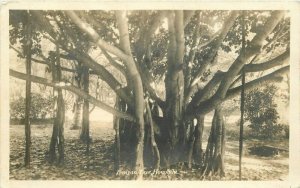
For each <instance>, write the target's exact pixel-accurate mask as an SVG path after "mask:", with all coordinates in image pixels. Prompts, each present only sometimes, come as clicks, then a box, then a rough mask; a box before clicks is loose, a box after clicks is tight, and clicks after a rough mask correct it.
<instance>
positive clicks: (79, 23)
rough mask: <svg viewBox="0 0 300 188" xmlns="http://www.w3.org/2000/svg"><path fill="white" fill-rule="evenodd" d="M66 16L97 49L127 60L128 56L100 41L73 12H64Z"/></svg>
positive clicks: (97, 35) (90, 27) (90, 28)
mask: <svg viewBox="0 0 300 188" xmlns="http://www.w3.org/2000/svg"><path fill="white" fill-rule="evenodd" d="M65 13H66V15H67V16H68V17H69V18H70V19H71V20H72V21H73V23H74V24H76V25H77V27H78V28H79V29H80V30H82V31H83V32H84V33H87V34H88V35H89V37H90V38H91V39H92V40H93V42H95V43H96V44H97V45H98V46H99V47H101V48H103V49H105V50H106V51H108V52H109V53H112V54H114V55H115V56H117V57H119V58H121V59H122V60H127V58H128V55H126V54H125V53H124V52H123V51H122V50H120V49H119V48H117V47H115V46H112V45H110V44H109V43H107V42H106V41H104V40H102V39H101V37H100V36H99V34H98V33H97V32H96V31H95V29H93V27H92V26H90V25H89V24H88V23H86V22H84V21H82V20H81V19H80V18H79V17H78V16H77V15H76V13H75V12H74V11H65Z"/></svg>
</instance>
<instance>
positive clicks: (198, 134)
mask: <svg viewBox="0 0 300 188" xmlns="http://www.w3.org/2000/svg"><path fill="white" fill-rule="evenodd" d="M204 117H205V116H204V115H199V116H198V117H197V125H196V128H195V133H194V134H195V143H194V146H193V150H194V151H193V152H194V154H193V158H194V161H195V163H196V164H200V165H201V164H202V162H203V161H202V160H203V149H202V136H203V129H204Z"/></svg>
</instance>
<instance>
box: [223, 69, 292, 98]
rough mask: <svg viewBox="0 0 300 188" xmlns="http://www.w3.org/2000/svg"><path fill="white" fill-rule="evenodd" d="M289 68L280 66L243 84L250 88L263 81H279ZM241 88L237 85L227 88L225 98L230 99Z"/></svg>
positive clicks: (247, 88)
mask: <svg viewBox="0 0 300 188" xmlns="http://www.w3.org/2000/svg"><path fill="white" fill-rule="evenodd" d="M289 70H290V66H289V65H288V66H285V67H283V68H280V69H278V70H276V71H274V72H272V73H270V74H268V75H266V76H263V77H261V78H258V79H255V80H253V81H250V82H248V83H247V84H246V85H245V89H246V90H251V89H253V88H255V87H258V86H260V85H263V84H265V83H268V82H272V81H273V82H280V81H282V79H283V77H282V75H284V74H288V73H289ZM241 88H242V86H237V87H235V88H232V89H229V90H228V92H227V94H226V98H225V100H227V99H231V98H233V97H235V96H237V95H238V94H239V93H240V91H241Z"/></svg>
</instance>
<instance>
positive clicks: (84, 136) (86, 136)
mask: <svg viewBox="0 0 300 188" xmlns="http://www.w3.org/2000/svg"><path fill="white" fill-rule="evenodd" d="M88 71H89V69H88V68H87V67H84V68H83V79H82V81H83V89H84V91H85V92H86V93H89V72H88ZM89 116H90V113H89V101H88V100H86V99H84V101H83V110H82V127H81V134H80V139H81V140H82V141H83V142H85V143H87V146H89V142H90V139H91V138H90V133H89V131H90V123H89ZM87 148H88V147H87Z"/></svg>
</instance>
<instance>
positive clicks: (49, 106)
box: [10, 93, 54, 120]
mask: <svg viewBox="0 0 300 188" xmlns="http://www.w3.org/2000/svg"><path fill="white" fill-rule="evenodd" d="M31 97H32V99H31V101H32V102H31V109H30V118H32V119H45V118H52V116H53V113H54V97H52V96H47V97H45V96H43V95H41V94H39V93H32V95H31ZM10 118H11V119H19V120H20V119H24V118H25V98H24V97H22V96H20V97H19V98H17V99H16V100H13V101H11V102H10Z"/></svg>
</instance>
